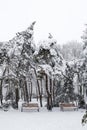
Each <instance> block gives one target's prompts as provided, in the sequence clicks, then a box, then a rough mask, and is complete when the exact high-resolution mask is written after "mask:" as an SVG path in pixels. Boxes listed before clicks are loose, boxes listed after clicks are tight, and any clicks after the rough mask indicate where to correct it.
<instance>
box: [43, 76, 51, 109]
mask: <svg viewBox="0 0 87 130" xmlns="http://www.w3.org/2000/svg"><path fill="white" fill-rule="evenodd" d="M45 76H46V92H47V109H48V110H52V94H51V93H50V92H49V89H48V76H47V74H45Z"/></svg>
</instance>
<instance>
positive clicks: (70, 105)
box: [59, 103, 78, 111]
mask: <svg viewBox="0 0 87 130" xmlns="http://www.w3.org/2000/svg"><path fill="white" fill-rule="evenodd" d="M59 107H60V110H61V111H65V110H74V111H75V110H78V107H77V106H75V104H73V103H60V104H59Z"/></svg>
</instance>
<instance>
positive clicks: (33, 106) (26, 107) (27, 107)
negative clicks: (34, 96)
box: [21, 103, 39, 111]
mask: <svg viewBox="0 0 87 130" xmlns="http://www.w3.org/2000/svg"><path fill="white" fill-rule="evenodd" d="M23 110H37V111H39V106H38V103H23V104H22V108H21V111H23Z"/></svg>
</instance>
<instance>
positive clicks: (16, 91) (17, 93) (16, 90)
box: [15, 87, 19, 108]
mask: <svg viewBox="0 0 87 130" xmlns="http://www.w3.org/2000/svg"><path fill="white" fill-rule="evenodd" d="M15 94H16V99H15V100H16V105H17V108H18V101H19V91H18V87H17V88H16V89H15Z"/></svg>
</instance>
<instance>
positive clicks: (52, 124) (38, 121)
mask: <svg viewBox="0 0 87 130" xmlns="http://www.w3.org/2000/svg"><path fill="white" fill-rule="evenodd" d="M83 114H84V111H83V110H79V111H66V112H61V111H59V110H58V109H57V110H53V111H52V112H48V111H47V110H45V111H42V110H41V111H40V112H19V111H8V112H4V111H0V130H87V125H85V126H82V124H81V119H82V116H83Z"/></svg>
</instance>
